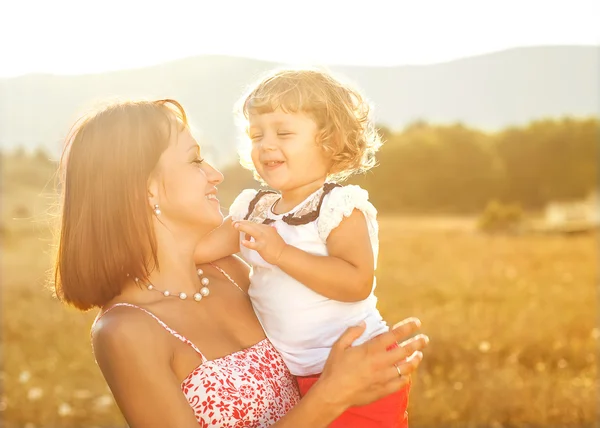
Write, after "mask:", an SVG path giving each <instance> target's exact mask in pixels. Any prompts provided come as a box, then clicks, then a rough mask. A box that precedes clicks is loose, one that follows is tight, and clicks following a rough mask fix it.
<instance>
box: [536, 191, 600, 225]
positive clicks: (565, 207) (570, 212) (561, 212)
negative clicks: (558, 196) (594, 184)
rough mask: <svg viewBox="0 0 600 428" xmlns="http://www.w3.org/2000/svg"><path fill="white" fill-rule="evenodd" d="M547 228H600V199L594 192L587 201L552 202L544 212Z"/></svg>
mask: <svg viewBox="0 0 600 428" xmlns="http://www.w3.org/2000/svg"><path fill="white" fill-rule="evenodd" d="M544 223H545V227H546V228H549V229H571V228H575V229H590V228H595V227H599V226H600V197H599V194H598V192H597V191H596V192H592V193H591V194H590V195H589V196H588V197H587V198H586V199H582V200H579V201H571V202H552V203H550V204H548V205H547V206H546V209H545V211H544Z"/></svg>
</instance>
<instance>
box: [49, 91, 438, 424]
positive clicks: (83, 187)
mask: <svg viewBox="0 0 600 428" xmlns="http://www.w3.org/2000/svg"><path fill="white" fill-rule="evenodd" d="M61 169H62V172H63V175H62V179H63V193H64V194H63V203H62V205H63V206H62V208H63V217H62V227H61V233H60V242H59V248H58V258H57V262H56V271H55V282H56V290H57V294H58V296H60V298H61V299H62V300H63V301H64V302H66V303H69V304H71V305H73V306H75V307H77V308H79V309H82V310H87V309H90V308H94V307H96V308H100V313H99V315H98V317H97V320H96V322H95V323H94V326H93V328H92V343H93V347H94V353H95V356H96V360H97V362H98V365H99V366H100V369H101V370H102V373H103V375H104V377H105V379H106V381H107V383H108V385H109V387H110V388H111V390H112V392H113V395H114V396H115V400H116V402H117V404H118V405H119V408H120V409H121V411H122V413H123V415H124V416H125V419H126V420H127V422H128V423H129V425H130V426H131V427H132V428H135V427H144V428H148V427H178V428H186V427H196V426H198V424H200V426H222V427H242V426H243V427H246V426H248V427H263V426H274V427H324V426H327V424H328V423H330V422H331V421H332V420H334V419H335V418H336V417H337V416H338V415H340V414H341V413H342V412H343V411H344V410H346V409H347V408H348V407H351V406H356V405H363V404H367V403H369V402H372V401H374V400H376V399H378V398H380V397H382V396H385V395H387V394H389V393H391V392H394V391H397V390H398V389H400V388H401V387H402V386H404V385H405V384H406V382H407V381H408V378H409V376H410V374H411V373H412V372H413V371H414V370H415V369H416V367H417V366H418V364H419V362H420V361H421V359H422V354H421V353H420V350H421V349H423V348H424V347H425V346H426V344H427V340H428V339H427V338H426V337H425V336H423V335H418V336H415V337H414V338H412V339H409V340H406V341H405V342H403V343H401V344H400V346H398V347H395V348H394V347H393V345H394V344H395V343H396V342H398V341H401V340H403V339H405V338H406V337H408V336H410V335H412V334H413V333H414V332H415V331H416V330H417V329H418V327H419V322H418V320H414V319H412V320H406V321H405V322H404V323H402V324H401V325H399V326H398V327H397V328H395V329H393V330H392V331H390V332H389V333H386V334H383V335H381V336H379V337H377V338H376V339H374V340H371V341H369V342H367V343H365V344H363V345H361V346H356V347H352V346H351V344H352V342H353V341H354V340H355V339H357V338H358V337H359V336H360V334H361V333H362V331H363V328H364V326H356V327H353V328H350V329H349V330H348V331H347V332H346V333H345V334H344V335H342V337H340V339H339V340H338V342H337V343H336V345H335V346H334V348H333V350H332V352H331V355H330V358H329V360H328V362H327V365H326V368H325V370H324V372H323V375H322V377H321V379H320V380H319V381H318V382H317V384H316V385H315V386H314V387H313V389H311V391H310V393H309V394H307V395H306V397H304V398H303V399H302V400H300V399H299V395H298V391H297V386H296V385H295V383H294V382H293V379H292V377H291V375H290V373H289V372H288V371H287V368H286V367H285V365H284V363H283V360H282V359H281V356H280V355H279V354H278V353H277V351H276V350H275V349H274V348H273V346H272V345H271V344H270V342H269V341H268V340H267V339H266V338H265V334H264V332H263V330H262V328H261V326H260V324H259V322H258V320H257V318H256V316H255V314H254V312H253V309H252V306H251V304H250V302H249V299H248V296H247V295H246V291H247V287H248V267H247V266H246V265H245V264H244V263H243V262H242V261H241V260H239V259H237V258H235V257H228V258H225V259H222V260H220V261H218V262H217V263H214V264H209V265H203V266H199V267H197V266H195V265H194V261H193V255H194V249H195V247H196V246H197V245H198V243H199V242H200V241H201V240H202V238H203V237H204V236H206V235H208V234H209V233H210V232H211V231H213V230H214V229H215V228H217V227H218V226H219V225H220V224H221V222H222V221H223V216H222V214H221V211H220V207H219V202H218V200H217V198H216V195H217V188H216V186H217V185H218V184H219V183H221V182H222V180H223V176H222V175H221V173H220V172H218V171H217V170H215V169H214V168H212V167H211V166H210V165H208V164H207V163H206V162H204V161H203V159H202V158H201V155H200V147H199V146H198V144H197V142H196V141H195V140H194V139H193V137H192V135H191V134H190V131H189V128H188V124H187V119H186V115H185V112H184V110H183V108H182V107H181V106H180V105H179V104H178V103H177V102H176V101H173V100H160V101H155V102H148V101H140V102H126V103H121V104H114V105H111V106H108V107H107V108H105V109H104V110H102V111H99V112H97V113H95V114H93V115H91V116H89V117H87V118H84V119H83V120H82V121H81V122H80V123H78V124H77V125H76V127H75V128H74V130H73V132H72V133H71V136H70V138H69V139H68V142H67V146H66V148H65V152H64V154H63V159H62V162H61ZM388 348H393V349H392V350H390V351H387V349H388Z"/></svg>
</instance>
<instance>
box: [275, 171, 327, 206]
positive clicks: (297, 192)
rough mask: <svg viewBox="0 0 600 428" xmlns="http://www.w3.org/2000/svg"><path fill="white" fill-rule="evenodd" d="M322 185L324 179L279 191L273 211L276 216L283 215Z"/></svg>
mask: <svg viewBox="0 0 600 428" xmlns="http://www.w3.org/2000/svg"><path fill="white" fill-rule="evenodd" d="M323 184H325V178H322V179H319V180H315V181H312V182H310V183H307V184H304V185H302V186H298V187H294V188H292V189H285V190H281V191H280V193H281V199H279V201H277V204H276V205H275V207H274V208H273V211H274V212H275V213H276V214H283V213H286V212H288V211H290V210H292V209H294V208H295V207H297V206H298V205H299V204H300V203H301V202H302V201H304V200H305V199H306V198H308V197H309V196H310V195H312V194H313V193H314V192H316V191H317V190H319V189H320V188H321V187H323Z"/></svg>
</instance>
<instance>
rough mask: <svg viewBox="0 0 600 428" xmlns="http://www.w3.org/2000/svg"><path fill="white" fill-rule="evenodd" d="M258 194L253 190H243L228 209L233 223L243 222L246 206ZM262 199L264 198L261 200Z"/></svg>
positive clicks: (246, 210) (246, 211)
mask: <svg viewBox="0 0 600 428" xmlns="http://www.w3.org/2000/svg"><path fill="white" fill-rule="evenodd" d="M257 193H258V191H257V190H254V189H244V190H242V192H241V193H240V194H239V195H238V196H237V198H235V200H234V201H233V203H232V204H231V206H230V207H229V215H230V216H231V218H232V219H233V220H234V221H238V220H243V219H244V217H246V214H248V206H249V205H250V202H252V199H254V197H255V196H256V194H257ZM261 199H264V198H261Z"/></svg>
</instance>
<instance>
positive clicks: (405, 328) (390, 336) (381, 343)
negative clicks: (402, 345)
mask: <svg viewBox="0 0 600 428" xmlns="http://www.w3.org/2000/svg"><path fill="white" fill-rule="evenodd" d="M419 328H421V321H420V320H419V319H418V318H407V319H405V320H404V321H401V322H399V323H398V324H396V325H394V327H392V329H391V330H390V331H388V332H386V333H383V334H380V335H379V336H377V337H376V338H374V339H372V340H371V341H370V343H372V344H373V345H375V346H377V347H381V348H385V349H389V348H391V347H392V346H396V345H397V344H398V343H399V342H402V341H404V340H406V338H407V337H410V336H412V335H413V334H415V333H416V332H417V331H419Z"/></svg>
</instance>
